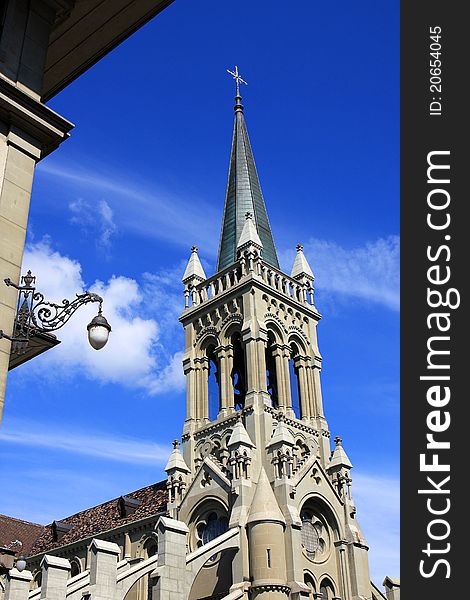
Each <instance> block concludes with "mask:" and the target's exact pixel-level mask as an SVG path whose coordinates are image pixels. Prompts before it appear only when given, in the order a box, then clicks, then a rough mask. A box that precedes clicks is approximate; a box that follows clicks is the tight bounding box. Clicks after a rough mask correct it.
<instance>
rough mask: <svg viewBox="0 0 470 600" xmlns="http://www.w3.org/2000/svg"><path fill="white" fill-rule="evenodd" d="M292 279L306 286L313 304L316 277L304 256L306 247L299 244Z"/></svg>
mask: <svg viewBox="0 0 470 600" xmlns="http://www.w3.org/2000/svg"><path fill="white" fill-rule="evenodd" d="M291 277H292V279H297V281H300V283H302V284H303V285H304V286H305V288H306V290H307V293H308V294H309V295H310V301H311V303H312V304H313V282H314V280H315V276H314V274H313V271H312V269H311V268H310V265H309V264H308V261H307V258H306V256H305V254H304V247H303V246H302V245H301V244H297V254H296V255H295V260H294V265H293V267H292V272H291Z"/></svg>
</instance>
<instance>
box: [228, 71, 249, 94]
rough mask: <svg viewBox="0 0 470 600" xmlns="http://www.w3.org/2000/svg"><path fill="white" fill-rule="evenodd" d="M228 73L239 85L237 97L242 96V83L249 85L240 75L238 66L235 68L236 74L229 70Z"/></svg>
mask: <svg viewBox="0 0 470 600" xmlns="http://www.w3.org/2000/svg"><path fill="white" fill-rule="evenodd" d="M227 73H229V74H230V75H231V76H232V77H233V78H234V79H235V83H236V84H237V96H240V83H244V84H245V85H248V83H247V82H246V81H245V80H244V79H242V78H241V76H240V75H239V73H238V67H237V66H235V72H233V71H229V69H227Z"/></svg>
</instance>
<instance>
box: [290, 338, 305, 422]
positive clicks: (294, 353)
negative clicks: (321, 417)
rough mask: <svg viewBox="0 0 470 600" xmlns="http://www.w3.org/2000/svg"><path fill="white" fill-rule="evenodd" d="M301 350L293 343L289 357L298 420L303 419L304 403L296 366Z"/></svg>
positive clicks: (294, 409) (293, 402)
mask: <svg viewBox="0 0 470 600" xmlns="http://www.w3.org/2000/svg"><path fill="white" fill-rule="evenodd" d="M299 354H300V352H299V348H298V346H297V344H295V343H293V342H292V343H291V345H290V357H289V379H290V394H291V400H292V410H293V411H294V414H295V416H296V417H297V419H301V418H302V409H301V406H302V403H301V398H300V381H299V369H298V367H297V366H296V359H297V357H298V356H299Z"/></svg>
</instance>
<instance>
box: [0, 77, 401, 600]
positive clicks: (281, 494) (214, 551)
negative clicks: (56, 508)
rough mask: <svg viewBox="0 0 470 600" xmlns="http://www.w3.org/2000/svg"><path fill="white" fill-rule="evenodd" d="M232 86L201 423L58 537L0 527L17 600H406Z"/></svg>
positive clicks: (197, 385) (206, 315)
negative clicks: (159, 473)
mask: <svg viewBox="0 0 470 600" xmlns="http://www.w3.org/2000/svg"><path fill="white" fill-rule="evenodd" d="M232 75H233V76H234V78H235V81H236V97H235V107H234V108H235V116H234V129H233V139H232V148H231V155H230V164H229V174H228V183H227V190H226V198H225V207H224V215H223V222H222V228H221V236H220V244H219V251H218V260H217V268H216V272H215V274H213V275H211V276H209V277H208V276H207V275H206V273H205V272H204V268H203V266H202V263H201V261H200V259H199V254H198V249H197V248H196V247H193V248H192V250H191V255H190V257H189V261H188V264H187V267H186V270H185V272H184V274H183V277H182V282H183V286H184V308H183V311H182V314H181V317H180V322H181V324H182V326H183V328H184V331H185V354H184V360H183V370H184V374H185V377H186V419H185V421H184V423H183V424H182V436H181V440H175V441H174V443H173V451H172V452H171V454H170V456H169V459H168V463H167V465H166V468H165V471H166V474H167V478H166V479H165V480H164V481H161V482H158V483H156V484H153V485H150V486H148V487H145V488H142V489H140V490H137V491H134V492H131V493H126V494H123V495H122V496H121V497H119V498H116V499H113V500H110V501H109V502H106V503H104V504H101V505H99V506H96V507H92V508H89V509H87V510H84V511H82V512H80V513H77V514H75V515H72V516H70V517H67V518H65V519H62V520H60V521H59V520H58V521H54V522H53V523H52V524H50V525H47V526H42V525H37V524H33V523H27V522H25V521H20V520H18V519H12V518H10V517H2V516H0V524H1V527H0V529H1V531H2V536H1V537H2V539H0V546H3V548H2V549H0V563H1V564H2V565H3V567H4V568H3V573H4V575H3V576H2V581H1V583H0V586H1V588H0V592H2V593H3V595H4V598H5V600H39V599H46V598H47V600H82V598H86V599H87V600H149V599H151V600H238V599H244V600H288V599H289V600H301V599H302V600H307V599H309V600H360V599H361V600H383V599H384V598H387V599H388V600H399V596H400V584H399V581H398V580H396V579H393V578H391V577H386V578H385V581H384V586H385V592H384V591H380V590H379V589H378V588H377V587H376V586H375V585H374V584H373V583H372V582H371V580H370V575H369V566H368V552H369V548H368V545H367V541H366V540H365V538H364V535H363V534H362V532H361V528H360V525H359V522H358V515H357V514H356V507H355V504H354V499H353V485H352V478H351V468H352V464H351V462H350V460H349V458H348V456H347V453H346V451H345V448H344V447H343V443H342V440H341V438H340V437H336V438H335V439H334V440H333V441H332V440H330V431H329V428H328V423H327V420H326V417H325V411H324V403H323V398H322V390H321V367H322V357H321V354H320V351H319V346H318V340H317V325H318V323H319V321H320V318H321V315H320V314H319V312H318V310H317V308H316V306H315V298H314V286H313V283H314V275H313V272H312V269H311V268H310V266H309V264H308V262H307V259H306V257H305V255H304V253H303V250H302V246H301V245H298V246H297V253H296V257H295V261H294V264H293V266H292V270H291V273H290V275H288V274H286V273H284V272H283V271H282V270H281V269H280V266H279V261H278V257H277V253H276V246H275V243H274V239H273V235H272V231H271V227H270V224H269V218H268V213H267V209H266V204H265V201H264V198H263V194H262V191H261V185H260V181H259V178H258V173H257V170H256V166H255V161H254V157H253V153H252V149H251V145H250V140H249V137H248V131H247V127H246V123H245V116H244V107H243V105H242V98H241V96H240V83H243V80H242V79H241V77H240V76H239V74H238V69H235V72H234V73H232ZM202 250H203V249H202ZM10 538H11V539H10ZM15 543H16V545H15ZM372 551H373V549H372ZM20 557H24V559H25V560H23V559H20ZM15 564H16V566H14V565H15ZM7 567H8V568H7ZM385 594H386V595H385Z"/></svg>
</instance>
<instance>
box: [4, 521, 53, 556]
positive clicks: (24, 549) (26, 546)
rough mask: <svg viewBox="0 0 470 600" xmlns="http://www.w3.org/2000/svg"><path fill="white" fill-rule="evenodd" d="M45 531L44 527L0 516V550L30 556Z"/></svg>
mask: <svg viewBox="0 0 470 600" xmlns="http://www.w3.org/2000/svg"><path fill="white" fill-rule="evenodd" d="M43 530H44V525H39V524H38V523H31V522H30V521H23V520H22V519H15V518H14V517H8V516H7V515H0V548H7V549H9V550H11V551H12V552H14V553H15V554H16V555H18V556H21V555H23V554H28V553H29V551H30V550H31V547H32V546H33V544H34V542H35V541H36V540H37V539H38V537H39V536H40V535H41V533H42V531H43Z"/></svg>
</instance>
